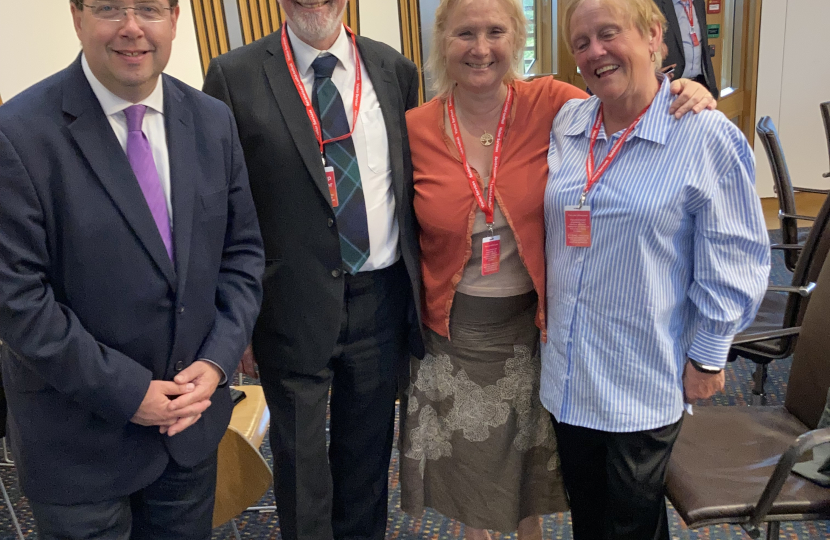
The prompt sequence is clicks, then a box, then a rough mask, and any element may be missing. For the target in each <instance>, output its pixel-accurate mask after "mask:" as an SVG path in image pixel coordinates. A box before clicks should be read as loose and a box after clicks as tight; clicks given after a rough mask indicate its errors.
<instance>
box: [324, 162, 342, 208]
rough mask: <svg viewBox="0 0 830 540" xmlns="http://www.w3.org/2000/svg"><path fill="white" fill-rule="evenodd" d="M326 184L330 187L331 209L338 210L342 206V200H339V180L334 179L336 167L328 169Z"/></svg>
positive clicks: (326, 169)
mask: <svg viewBox="0 0 830 540" xmlns="http://www.w3.org/2000/svg"><path fill="white" fill-rule="evenodd" d="M325 171H326V183H327V184H328V185H329V196H330V197H331V207H332V208H337V207H338V206H340V200H339V199H338V198H337V179H336V178H335V177H334V167H326V168H325Z"/></svg>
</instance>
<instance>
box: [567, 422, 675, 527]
mask: <svg viewBox="0 0 830 540" xmlns="http://www.w3.org/2000/svg"><path fill="white" fill-rule="evenodd" d="M681 422H682V419H681V420H680V421H678V422H677V423H674V424H671V425H668V426H664V427H661V428H657V429H652V430H648V431H636V432H632V433H611V432H607V431H597V430H594V429H588V428H583V427H578V426H573V425H569V424H562V423H559V422H557V421H556V419H555V418H553V426H554V429H555V430H556V438H557V444H558V447H559V456H560V459H561V461H562V477H563V479H564V481H565V490H566V491H567V492H568V499H569V501H570V504H571V521H572V523H573V537H574V540H669V539H670V536H669V524H668V516H667V515H666V498H665V496H664V494H663V493H664V488H665V481H666V469H667V467H668V463H669V457H670V456H671V450H672V447H673V446H674V441H675V440H676V439H677V435H678V434H679V433H680V424H681Z"/></svg>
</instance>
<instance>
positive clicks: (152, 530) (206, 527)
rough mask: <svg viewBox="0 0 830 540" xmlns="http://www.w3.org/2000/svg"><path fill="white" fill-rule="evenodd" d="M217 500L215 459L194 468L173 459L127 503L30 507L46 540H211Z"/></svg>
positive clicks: (123, 500)
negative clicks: (150, 482)
mask: <svg viewBox="0 0 830 540" xmlns="http://www.w3.org/2000/svg"><path fill="white" fill-rule="evenodd" d="M78 481H79V482H82V481H83V479H78ZM215 495H216V453H214V454H213V456H211V457H210V458H208V459H206V460H205V461H203V462H202V463H200V464H198V465H196V466H195V467H182V466H180V465H178V464H177V463H176V462H175V461H173V460H172V459H171V460H170V462H169V463H168V464H167V468H166V469H165V470H164V472H163V473H162V475H161V477H159V478H158V479H157V480H156V481H155V482H153V483H152V484H150V485H149V486H147V487H146V488H144V489H142V490H140V491H138V492H136V493H133V494H131V495H128V496H126V497H119V498H115V499H110V500H106V501H102V502H98V503H90V504H73V505H67V506H64V505H58V504H44V503H39V502H36V501H29V504H30V506H31V508H32V514H33V516H34V518H35V524H36V528H37V531H38V538H40V539H41V540H209V539H210V535H211V531H212V529H213V503H214V498H215Z"/></svg>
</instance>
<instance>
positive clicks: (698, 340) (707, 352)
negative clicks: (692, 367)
mask: <svg viewBox="0 0 830 540" xmlns="http://www.w3.org/2000/svg"><path fill="white" fill-rule="evenodd" d="M734 337H735V336H734V335H728V336H719V335H716V334H713V333H711V332H707V331H706V330H698V331H697V334H696V335H695V339H694V341H692V346H691V347H690V348H689V352H688V353H687V355H688V357H689V358H691V359H692V360H695V361H696V362H699V363H700V364H703V365H704V366H708V367H713V368H718V369H723V368H724V366H726V358H727V356H729V349H730V348H731V347H732V339H733V338H734Z"/></svg>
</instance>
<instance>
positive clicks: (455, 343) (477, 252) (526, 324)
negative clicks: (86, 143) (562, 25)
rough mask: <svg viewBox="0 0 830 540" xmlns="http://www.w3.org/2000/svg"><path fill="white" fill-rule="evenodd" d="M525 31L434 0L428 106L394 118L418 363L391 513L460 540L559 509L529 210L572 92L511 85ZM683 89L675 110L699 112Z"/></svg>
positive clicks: (522, 532)
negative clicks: (409, 223) (414, 265)
mask: <svg viewBox="0 0 830 540" xmlns="http://www.w3.org/2000/svg"><path fill="white" fill-rule="evenodd" d="M525 27H526V20H525V17H524V14H523V12H522V9H521V7H520V6H519V4H518V3H517V2H516V1H515V0H442V2H441V4H440V6H439V7H438V10H437V12H436V16H435V29H434V33H433V36H434V44H433V47H432V54H431V57H430V60H429V67H430V70H431V73H432V75H433V76H434V77H435V86H436V90H437V91H438V97H436V98H435V99H433V100H432V101H430V102H429V103H427V104H425V105H424V106H422V107H420V108H418V109H414V110H412V111H409V113H408V114H407V118H406V120H407V129H408V132H409V139H410V147H411V150H412V163H413V168H414V181H415V212H416V215H417V218H418V222H419V225H420V229H421V232H420V244H421V261H422V263H421V264H422V270H423V281H424V283H423V285H424V286H423V291H424V298H423V302H424V309H423V323H424V325H425V327H426V328H425V335H426V343H425V345H426V350H427V354H426V356H425V357H424V359H423V360H420V361H419V360H416V359H413V360H412V364H411V385H410V387H409V390H408V392H407V398H408V399H407V400H406V401H407V404H406V408H405V409H403V411H404V412H403V413H402V415H401V416H402V420H403V422H402V428H401V433H402V446H401V484H402V488H401V490H402V499H401V506H402V508H403V509H404V510H406V511H407V512H410V513H416V514H417V513H420V512H421V511H422V510H423V508H424V507H432V508H434V509H436V510H438V511H439V512H441V513H442V514H444V515H446V516H448V517H451V518H455V519H457V520H459V521H461V522H462V523H464V524H465V525H466V528H465V536H466V537H467V538H470V539H476V540H478V539H486V538H487V537H488V536H489V535H488V533H487V531H486V529H494V530H498V531H502V532H512V531H515V530H517V529H518V532H519V538H521V539H522V540H525V539H530V538H540V537H541V528H540V523H539V518H538V516H539V515H540V514H547V513H553V512H561V511H565V510H567V502H566V499H565V494H564V490H563V488H562V483H561V478H560V473H559V465H558V458H557V454H556V442H555V438H554V433H553V428H552V425H551V420H550V417H549V415H548V414H547V413H546V411H545V410H544V408H543V407H542V405H541V403H540V401H539V374H540V355H539V340H540V331H541V339H543V340H544V339H546V336H545V332H544V329H545V305H544V299H545V272H544V269H545V266H544V265H545V262H544V238H545V236H544V216H543V212H544V208H543V206H544V190H545V184H546V181H547V172H548V166H547V153H548V143H549V138H550V129H551V125H552V123H553V118H554V117H555V116H556V113H557V112H558V111H559V109H560V108H561V107H562V105H564V104H565V102H567V101H568V100H570V99H584V98H586V97H587V95H586V94H585V92H583V91H582V90H579V89H577V88H575V87H573V86H570V85H568V84H566V83H562V82H559V81H556V80H555V79H553V78H552V77H543V78H539V79H536V80H534V81H530V82H524V81H521V80H519V73H518V71H517V66H518V65H519V55H520V52H521V51H522V50H523V48H524V44H525V39H526V30H525ZM680 86H681V85H679V84H678V88H680ZM687 86H689V88H688V89H687V90H686V93H687V94H689V95H690V96H692V95H693V97H692V99H691V100H690V102H689V104H688V105H687V108H690V107H691V106H692V104H694V103H697V102H698V101H700V100H701V99H703V100H704V101H703V102H701V103H697V104H696V105H695V107H697V108H698V109H701V108H703V107H705V106H706V104H707V103H708V102H709V101H711V96H710V95H709V93H708V92H707V91H706V90H705V89H704V88H703V87H702V86H700V85H696V84H694V83H692V84H690V85H687ZM707 96H708V97H707ZM679 101H681V103H682V102H683V101H684V100H679ZM491 186H493V187H491Z"/></svg>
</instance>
